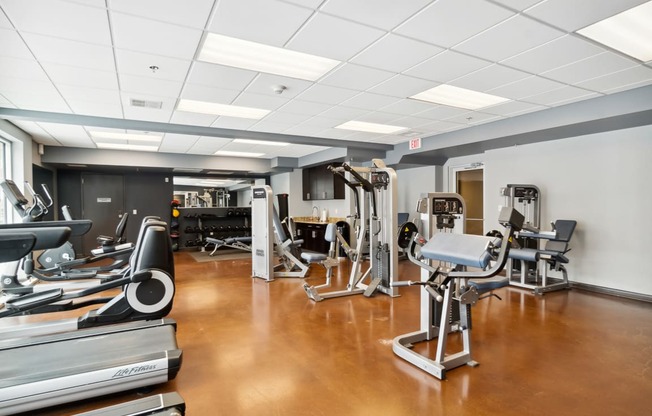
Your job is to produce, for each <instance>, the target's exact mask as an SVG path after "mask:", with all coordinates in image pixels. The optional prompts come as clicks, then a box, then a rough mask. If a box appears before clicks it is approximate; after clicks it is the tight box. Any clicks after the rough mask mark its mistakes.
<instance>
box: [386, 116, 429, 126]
mask: <svg viewBox="0 0 652 416" xmlns="http://www.w3.org/2000/svg"><path fill="white" fill-rule="evenodd" d="M430 123H432V120H428V119H427V118H421V117H412V116H406V117H399V118H397V119H394V120H392V126H399V127H408V128H410V129H418V128H419V127H420V126H423V125H426V124H430Z"/></svg>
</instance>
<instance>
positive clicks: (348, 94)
mask: <svg viewBox="0 0 652 416" xmlns="http://www.w3.org/2000/svg"><path fill="white" fill-rule="evenodd" d="M357 94H358V92H357V91H353V90H348V89H344V88H338V87H332V86H329V85H320V84H315V85H313V86H312V87H310V88H308V89H307V90H305V91H304V92H302V93H301V94H299V96H298V97H297V98H298V99H300V100H302V101H312V102H317V103H323V104H340V103H341V102H343V101H346V100H348V99H349V98H352V97H353V96H355V95H357Z"/></svg>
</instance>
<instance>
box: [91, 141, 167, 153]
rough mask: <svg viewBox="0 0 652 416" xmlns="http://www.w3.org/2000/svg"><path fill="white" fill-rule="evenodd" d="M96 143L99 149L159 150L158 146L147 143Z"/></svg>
mask: <svg viewBox="0 0 652 416" xmlns="http://www.w3.org/2000/svg"><path fill="white" fill-rule="evenodd" d="M96 145H97V148H98V149H112V150H136V151H140V152H156V151H157V150H158V146H148V145H145V144H122V143H96Z"/></svg>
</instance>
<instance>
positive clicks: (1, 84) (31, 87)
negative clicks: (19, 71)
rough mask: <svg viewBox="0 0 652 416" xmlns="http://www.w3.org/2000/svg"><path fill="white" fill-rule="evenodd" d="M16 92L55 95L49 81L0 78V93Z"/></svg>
mask: <svg viewBox="0 0 652 416" xmlns="http://www.w3.org/2000/svg"><path fill="white" fill-rule="evenodd" d="M6 92H17V93H25V94H52V95H57V94H58V92H57V89H56V88H54V85H52V82H50V80H47V79H46V80H45V81H36V80H32V79H25V78H15V77H8V76H4V75H3V76H0V93H2V94H4V93H6Z"/></svg>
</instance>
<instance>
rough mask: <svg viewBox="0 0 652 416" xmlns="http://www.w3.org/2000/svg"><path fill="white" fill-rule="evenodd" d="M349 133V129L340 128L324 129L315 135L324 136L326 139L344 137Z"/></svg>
mask: <svg viewBox="0 0 652 416" xmlns="http://www.w3.org/2000/svg"><path fill="white" fill-rule="evenodd" d="M349 135H351V131H350V130H342V129H324V130H321V131H320V132H318V133H317V136H319V137H325V138H327V139H344V138H345V137H346V136H349Z"/></svg>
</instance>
